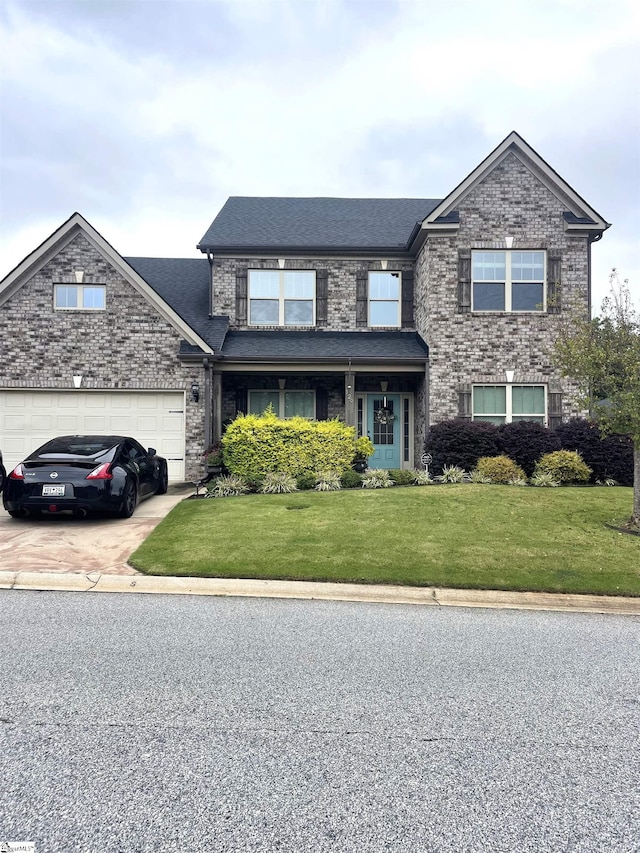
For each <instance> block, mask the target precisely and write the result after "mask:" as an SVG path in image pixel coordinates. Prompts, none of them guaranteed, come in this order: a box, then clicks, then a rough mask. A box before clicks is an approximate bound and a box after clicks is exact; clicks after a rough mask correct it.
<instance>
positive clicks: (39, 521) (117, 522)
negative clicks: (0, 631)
mask: <svg viewBox="0 0 640 853" xmlns="http://www.w3.org/2000/svg"><path fill="white" fill-rule="evenodd" d="M193 491H194V489H193V486H192V485H189V484H185V483H178V484H174V485H171V486H169V491H168V492H167V494H166V495H154V497H152V498H148V499H147V500H145V501H143V502H142V503H140V504H138V506H137V508H136V511H135V513H134V514H133V516H132V517H131V518H126V519H125V518H110V517H108V516H102V517H91V516H89V517H88V518H71V517H69V516H64V515H61V516H58V517H37V516H36V517H33V518H25V519H22V518H19V519H16V518H11V516H10V515H9V514H8V513H7V512H5V510H4V509H2V508H1V506H0V571H4V572H16V571H18V572H38V571H40V572H71V573H81V574H86V573H88V572H101V573H103V574H115V575H137V574H138V572H136V571H135V569H132V568H131V567H130V566H128V565H127V560H128V559H129V557H130V555H131V554H132V553H133V552H134V551H135V550H136V548H137V547H138V545H140V543H141V542H143V541H144V540H145V539H146V537H147V536H148V535H149V534H150V533H151V531H152V530H153V528H154V527H155V526H156V524H158V523H159V522H160V521H161V520H162V519H163V518H164V517H165V515H167V513H168V512H169V510H171V509H172V508H173V507H174V506H175V505H176V504H178V503H180V501H182V500H184V498H186V497H187V496H188V495H190V494H193Z"/></svg>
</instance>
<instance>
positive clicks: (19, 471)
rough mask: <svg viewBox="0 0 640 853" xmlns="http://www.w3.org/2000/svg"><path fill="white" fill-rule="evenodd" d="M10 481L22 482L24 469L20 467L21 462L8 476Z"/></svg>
mask: <svg viewBox="0 0 640 853" xmlns="http://www.w3.org/2000/svg"><path fill="white" fill-rule="evenodd" d="M9 479H10V480H24V468H23V466H22V462H21V463H20V464H19V465H16V467H15V468H14V469H13V471H12V472H11V473H10V474H9Z"/></svg>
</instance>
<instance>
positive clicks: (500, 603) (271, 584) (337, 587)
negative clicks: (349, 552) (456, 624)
mask: <svg viewBox="0 0 640 853" xmlns="http://www.w3.org/2000/svg"><path fill="white" fill-rule="evenodd" d="M0 589H12V590H29V589H30V590H53V591H69V592H121V593H122V592H135V593H155V594H162V595H220V596H249V597H255V598H302V599H322V600H328V601H361V602H368V603H376V604H421V605H430V606H432V607H434V606H435V607H437V606H442V607H490V608H498V609H505V608H510V609H517V610H560V611H573V612H580V613H616V614H619V615H628V616H640V598H624V597H622V596H620V597H618V596H609V595H567V594H558V593H546V592H505V591H501V590H475V589H440V588H437V587H405V586H383V585H374V584H371V585H369V584H367V585H364V584H348V583H345V584H342V583H312V582H307V581H263V580H247V579H243V578H237V579H233V578H232V579H226V578H178V577H155V576H152V575H108V574H104V575H103V574H100V573H98V572H95V573H89V574H86V575H84V574H80V573H78V574H62V573H56V572H0Z"/></svg>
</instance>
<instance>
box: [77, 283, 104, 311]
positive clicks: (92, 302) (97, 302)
mask: <svg viewBox="0 0 640 853" xmlns="http://www.w3.org/2000/svg"><path fill="white" fill-rule="evenodd" d="M82 307H83V308H104V287H83V288H82Z"/></svg>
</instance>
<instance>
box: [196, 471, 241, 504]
mask: <svg viewBox="0 0 640 853" xmlns="http://www.w3.org/2000/svg"><path fill="white" fill-rule="evenodd" d="M248 491H249V486H248V484H247V483H246V482H245V481H244V480H243V479H242V477H236V476H235V474H228V475H225V476H223V477H218V478H217V480H214V481H213V482H212V483H211V484H210V485H209V486H207V494H206V495H205V497H207V498H230V497H234V496H235V495H244V494H245V493H246V492H248Z"/></svg>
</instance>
